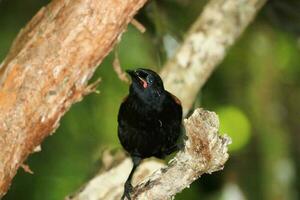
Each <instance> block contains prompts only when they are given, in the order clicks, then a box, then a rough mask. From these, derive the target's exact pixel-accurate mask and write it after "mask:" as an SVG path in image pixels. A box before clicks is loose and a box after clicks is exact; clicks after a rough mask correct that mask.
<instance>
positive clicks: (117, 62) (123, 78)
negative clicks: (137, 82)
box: [113, 52, 130, 83]
mask: <svg viewBox="0 0 300 200" xmlns="http://www.w3.org/2000/svg"><path fill="white" fill-rule="evenodd" d="M113 69H114V71H115V72H116V74H117V75H118V77H119V79H120V80H121V81H123V82H125V83H129V82H130V81H129V79H128V77H127V76H126V73H125V72H124V71H123V70H122V67H121V64H120V60H119V55H118V53H117V52H115V58H114V61H113Z"/></svg>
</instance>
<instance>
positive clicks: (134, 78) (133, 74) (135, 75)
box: [126, 70, 148, 88]
mask: <svg viewBox="0 0 300 200" xmlns="http://www.w3.org/2000/svg"><path fill="white" fill-rule="evenodd" d="M126 73H127V74H129V76H130V77H131V79H132V81H133V82H138V83H139V84H140V85H141V86H143V87H144V88H146V87H147V86H148V84H147V81H146V80H145V79H143V78H142V77H141V76H140V75H139V73H138V71H137V70H126Z"/></svg>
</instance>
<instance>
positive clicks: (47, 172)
mask: <svg viewBox="0 0 300 200" xmlns="http://www.w3.org/2000/svg"><path fill="white" fill-rule="evenodd" d="M47 3H48V1H46V0H25V1H24V0H2V1H1V0H0V60H3V58H4V57H5V55H6V53H7V52H8V50H9V47H10V45H11V43H12V41H13V39H14V38H15V37H16V35H17V33H18V31H19V30H20V29H21V28H22V27H23V26H24V25H25V24H26V22H28V21H29V20H30V18H31V17H32V16H33V15H34V14H35V13H36V12H37V11H38V10H39V9H40V8H41V6H43V5H46V4H47ZM205 3H206V1H205V0H157V1H151V2H150V3H148V4H147V5H146V6H145V7H144V8H143V9H142V10H141V12H140V13H139V14H138V17H137V18H138V20H139V21H140V22H142V23H143V24H144V25H145V26H146V28H147V32H146V33H144V34H141V33H140V32H139V31H137V30H136V29H135V28H133V27H132V26H131V25H130V26H129V28H128V30H127V32H126V33H125V34H124V36H123V38H122V41H121V43H120V44H119V45H118V47H117V48H116V49H117V51H118V53H119V55H120V61H121V65H122V67H123V68H135V67H138V66H139V67H140V66H147V67H151V68H153V69H154V70H157V71H158V70H159V69H160V68H161V67H162V65H163V64H164V63H165V61H166V59H168V58H169V57H170V56H171V55H172V54H173V53H174V49H175V47H176V46H177V45H178V44H180V42H181V41H182V40H183V38H184V35H185V33H186V31H187V29H188V28H189V26H190V25H191V24H192V23H193V21H194V20H195V19H196V17H197V16H198V15H199V14H200V13H201V10H202V9H203V5H205ZM299 36H300V1H298V0H285V1H281V0H271V1H269V3H268V4H267V5H266V6H265V7H264V9H263V10H262V12H260V14H259V16H258V17H257V19H256V20H255V22H254V23H253V24H252V25H251V26H250V27H249V28H248V29H247V31H246V32H245V33H244V34H243V36H242V37H241V38H240V40H239V41H238V42H237V43H236V44H235V45H234V47H233V48H231V49H230V51H229V53H228V56H227V57H226V59H225V60H224V62H223V63H222V64H221V65H220V66H219V68H218V69H217V70H216V71H215V73H214V74H213V75H212V77H211V78H210V79H209V80H208V82H207V84H206V85H205V87H204V88H203V90H202V91H201V93H199V96H198V98H197V99H196V100H195V106H201V107H204V108H206V109H209V110H213V111H216V112H217V113H218V114H219V116H220V119H221V129H222V132H225V133H227V134H228V135H230V136H231V137H232V139H233V144H232V145H231V146H230V155H231V157H230V160H229V161H228V162H227V164H226V166H225V169H224V170H223V171H221V172H217V173H214V174H212V175H205V176H203V177H202V178H201V179H199V180H198V181H196V182H195V183H193V184H192V185H191V187H190V188H189V189H186V190H184V191H183V192H182V193H181V194H179V195H177V196H176V198H175V199H176V200H182V199H186V200H198V199H209V200H210V199H211V200H213V199H221V200H235V199H258V200H259V199H266V200H281V199H300V194H299V193H300V145H299V144H298V143H299V142H300V105H299V103H300V76H299V75H300V54H299V53H300V37H299ZM112 61H113V55H110V56H108V57H107V58H106V59H105V61H104V62H103V63H102V64H101V67H99V68H98V70H97V71H96V73H95V75H94V79H96V78H98V77H101V78H102V80H103V81H102V83H101V84H100V86H99V90H100V92H101V93H100V94H98V95H97V94H92V95H89V96H88V97H86V98H85V99H84V100H83V101H82V102H80V103H77V104H75V105H74V106H73V107H72V109H71V110H70V111H69V112H68V113H67V114H66V115H65V116H64V117H63V119H62V122H61V126H60V128H59V129H58V130H57V131H56V133H55V134H54V135H53V136H51V137H48V138H47V139H46V140H45V142H44V143H43V145H42V151H41V152H40V153H36V154H33V155H31V156H30V158H29V159H28V161H27V163H28V164H29V165H30V167H31V169H32V170H33V171H34V175H30V174H28V173H25V172H24V171H23V170H22V169H20V170H19V171H18V174H17V176H16V177H15V179H14V181H13V184H12V187H11V189H10V190H9V192H8V194H7V195H6V196H5V197H4V200H41V199H43V200H59V199H63V198H64V197H65V196H66V195H68V194H70V193H72V192H74V191H75V190H76V189H78V188H79V187H80V186H81V185H82V184H83V183H84V182H85V181H86V180H88V178H89V177H91V176H92V174H93V173H94V172H95V171H96V170H97V169H98V168H99V167H100V166H99V160H100V157H101V152H102V151H103V149H105V148H116V149H118V148H121V147H120V145H119V142H118V140H117V120H116V117H117V112H118V105H119V104H120V102H121V101H122V98H123V97H124V96H125V95H126V93H127V90H128V89H127V87H128V86H127V85H126V84H124V83H122V82H121V81H120V80H119V79H118V78H117V75H116V74H115V73H114V71H113V69H112Z"/></svg>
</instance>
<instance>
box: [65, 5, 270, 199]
mask: <svg viewBox="0 0 300 200" xmlns="http://www.w3.org/2000/svg"><path fill="white" fill-rule="evenodd" d="M265 2H266V0H244V1H240V0H231V1H226V0H211V1H210V2H209V3H208V4H207V5H206V7H205V8H204V11H203V13H202V14H201V15H200V16H199V18H198V19H197V20H196V22H195V23H194V25H193V26H192V28H191V29H190V31H189V34H188V35H187V37H186V39H185V40H184V42H183V44H182V45H181V47H180V48H179V49H178V51H177V53H176V55H175V56H174V58H173V59H171V60H169V61H168V62H167V64H166V65H165V66H164V68H163V70H162V72H161V75H162V78H163V81H164V84H165V87H166V89H167V90H169V91H170V92H172V93H173V94H175V95H176V96H177V97H179V98H180V100H181V101H182V103H183V109H184V114H186V113H187V111H188V110H189V109H190V108H191V106H192V104H193V101H194V99H195V97H196V95H197V94H198V92H199V90H200V89H201V87H202V86H203V85H204V83H205V82H206V81H207V79H208V77H209V76H210V75H211V73H212V72H213V71H214V69H215V68H216V67H217V66H218V64H219V63H220V62H221V61H222V60H223V59H224V57H225V55H226V52H227V50H228V48H229V47H231V46H232V45H233V44H234V42H235V41H236V40H237V39H238V37H239V36H240V35H241V34H242V32H243V31H244V30H245V29H246V27H247V26H248V25H249V24H250V22H251V21H252V20H253V19H254V18H255V16H256V14H257V12H258V11H259V10H260V8H261V7H262V6H263V5H264V4H265ZM208 124H210V125H208ZM185 127H186V131H187V135H188V136H189V140H188V141H187V144H188V145H187V146H186V147H185V148H186V149H185V150H184V151H180V152H179V153H178V154H177V155H176V157H175V158H174V160H172V161H171V162H170V163H169V164H168V167H167V168H163V169H161V170H159V171H157V172H156V173H154V174H152V175H151V176H150V177H148V176H149V174H151V172H153V171H156V170H158V169H159V167H157V166H154V167H152V168H151V167H149V166H148V163H150V162H153V161H145V162H144V163H143V164H142V165H141V166H140V168H139V169H138V170H139V171H137V173H136V174H137V176H136V178H134V181H133V182H135V183H139V182H141V181H142V183H140V184H139V185H137V186H136V187H135V188H134V192H133V197H134V199H135V198H136V199H170V198H171V197H172V196H174V195H175V194H176V193H177V192H180V191H181V190H182V189H183V188H185V187H187V186H188V185H189V184H191V182H192V181H194V180H196V179H197V178H198V177H199V176H200V175H201V174H203V173H211V172H213V171H216V170H219V169H221V168H222V167H221V166H223V165H224V163H225V162H226V160H227V158H228V155H227V152H226V151H227V147H226V145H227V144H228V143H229V140H228V139H227V138H223V137H220V136H218V135H217V128H218V119H217V116H216V115H215V114H214V113H210V112H208V111H203V110H196V111H195V112H194V114H193V115H192V117H191V118H189V119H188V120H187V121H185ZM203 127H206V128H203ZM208 127H210V128H208ZM195 143H196V144H195ZM190 144H192V146H194V145H193V144H195V146H198V147H200V148H190V146H189V145H190ZM214 145H216V146H214ZM212 146H214V148H211V147H212ZM187 149H189V150H187ZM193 155H194V156H193ZM196 155H197V156H196ZM210 161H214V163H211V162H210ZM198 164H199V165H198ZM131 167H132V166H131V162H130V160H129V159H126V160H124V162H122V163H121V164H120V165H117V166H116V167H114V168H113V169H111V170H109V171H108V172H104V173H100V174H99V175H97V176H96V177H94V178H93V179H91V180H90V181H89V182H88V183H87V185H85V186H84V187H83V188H82V189H81V190H80V191H79V192H78V193H77V194H75V195H74V196H73V197H70V198H69V199H72V200H94V199H105V200H113V199H118V198H120V195H121V193H122V191H123V183H124V182H125V180H126V178H127V175H128V174H129V170H130V169H131ZM143 173H144V174H143ZM108 174H110V175H109V177H110V178H109V179H110V180H111V181H115V179H118V181H117V182H114V183H113V184H111V183H110V182H108V181H104V180H105V179H102V177H103V176H106V175H108ZM124 174H125V175H126V176H125V177H124ZM103 188H106V189H105V192H103V193H102V192H101V191H103Z"/></svg>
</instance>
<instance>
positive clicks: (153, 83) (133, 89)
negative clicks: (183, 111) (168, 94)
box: [126, 68, 165, 99]
mask: <svg viewBox="0 0 300 200" xmlns="http://www.w3.org/2000/svg"><path fill="white" fill-rule="evenodd" d="M126 72H127V73H128V74H129V75H130V77H131V80H132V83H131V86H130V93H134V94H137V95H138V96H139V97H141V98H144V99H153V98H157V97H160V96H161V94H163V92H164V90H165V89H164V84H163V82H162V80H161V78H160V77H159V75H158V74H157V73H156V72H154V71H152V70H150V69H143V68H138V69H136V70H126Z"/></svg>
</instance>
